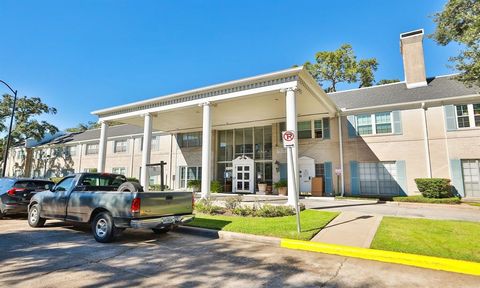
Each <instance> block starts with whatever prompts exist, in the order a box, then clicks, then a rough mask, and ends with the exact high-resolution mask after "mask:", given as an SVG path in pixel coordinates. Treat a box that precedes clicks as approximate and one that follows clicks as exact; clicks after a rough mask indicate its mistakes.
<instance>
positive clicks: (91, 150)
mask: <svg viewBox="0 0 480 288" xmlns="http://www.w3.org/2000/svg"><path fill="white" fill-rule="evenodd" d="M85 154H87V155H95V154H98V144H87V149H86V152H85Z"/></svg>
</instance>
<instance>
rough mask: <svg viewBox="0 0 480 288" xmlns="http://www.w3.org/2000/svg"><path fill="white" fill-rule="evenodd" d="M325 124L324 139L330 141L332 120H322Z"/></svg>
mask: <svg viewBox="0 0 480 288" xmlns="http://www.w3.org/2000/svg"><path fill="white" fill-rule="evenodd" d="M322 124H323V139H330V118H328V117H326V118H323V119H322Z"/></svg>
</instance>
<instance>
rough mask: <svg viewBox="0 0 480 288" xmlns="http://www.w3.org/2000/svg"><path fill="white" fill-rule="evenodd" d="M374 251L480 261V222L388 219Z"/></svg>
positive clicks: (375, 241) (380, 231)
mask: <svg viewBox="0 0 480 288" xmlns="http://www.w3.org/2000/svg"><path fill="white" fill-rule="evenodd" d="M371 248H373V249H380V250H390V251H398V252H406V253H413V254H421V255H429V256H437V257H444V258H453V259H460V260H467V261H476V262H480V223H477V222H466V221H446V220H429V219H410V218H399V217H384V218H383V220H382V223H381V224H380V227H379V229H378V230H377V234H376V235H375V238H374V239H373V242H372V245H371Z"/></svg>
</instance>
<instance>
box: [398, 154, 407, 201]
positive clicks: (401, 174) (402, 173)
mask: <svg viewBox="0 0 480 288" xmlns="http://www.w3.org/2000/svg"><path fill="white" fill-rule="evenodd" d="M396 164H397V184H398V186H399V187H400V195H402V196H407V195H408V188H407V187H408V186H407V169H406V165H405V160H398V161H397V163H396Z"/></svg>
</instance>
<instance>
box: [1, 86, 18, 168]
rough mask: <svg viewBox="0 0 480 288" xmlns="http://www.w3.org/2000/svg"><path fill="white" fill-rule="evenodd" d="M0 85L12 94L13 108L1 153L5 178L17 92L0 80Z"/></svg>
mask: <svg viewBox="0 0 480 288" xmlns="http://www.w3.org/2000/svg"><path fill="white" fill-rule="evenodd" d="M0 82H1V83H3V84H5V86H7V87H8V89H10V91H12V93H13V95H14V96H13V107H12V114H11V115H10V126H8V135H7V145H5V147H4V149H5V151H4V153H3V169H2V177H5V171H6V170H7V158H8V149H10V138H11V135H12V126H13V118H14V117H15V108H16V107H15V106H16V105H17V90H13V89H12V87H10V85H8V84H7V83H6V82H5V81H3V80H0Z"/></svg>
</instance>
